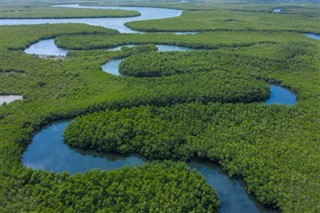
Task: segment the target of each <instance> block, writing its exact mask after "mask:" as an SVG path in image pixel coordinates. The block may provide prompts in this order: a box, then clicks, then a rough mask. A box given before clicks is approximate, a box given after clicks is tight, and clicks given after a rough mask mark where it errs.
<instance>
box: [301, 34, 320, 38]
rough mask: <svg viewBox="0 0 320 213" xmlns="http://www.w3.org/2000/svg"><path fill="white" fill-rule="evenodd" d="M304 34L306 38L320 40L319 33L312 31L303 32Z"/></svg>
mask: <svg viewBox="0 0 320 213" xmlns="http://www.w3.org/2000/svg"><path fill="white" fill-rule="evenodd" d="M304 35H305V36H307V37H308V38H312V39H315V40H320V35H319V34H314V33H305V34H304Z"/></svg>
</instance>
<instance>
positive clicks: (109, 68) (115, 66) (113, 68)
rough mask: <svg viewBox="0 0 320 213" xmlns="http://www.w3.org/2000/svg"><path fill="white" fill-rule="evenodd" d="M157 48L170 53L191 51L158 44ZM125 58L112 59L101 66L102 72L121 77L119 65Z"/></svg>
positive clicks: (118, 48) (119, 48)
mask: <svg viewBox="0 0 320 213" xmlns="http://www.w3.org/2000/svg"><path fill="white" fill-rule="evenodd" d="M133 46H134V45H124V46H118V47H114V48H111V49H109V50H121V48H122V47H133ZM156 47H157V48H158V51H159V52H168V51H187V50H191V49H190V48H188V47H182V46H176V45H162V44H157V45H156ZM123 60H124V58H122V59H112V60H110V61H108V62H107V63H105V64H103V65H102V66H101V69H102V71H104V72H106V73H109V74H112V75H117V76H119V75H120V73H119V64H120V63H121V61H123Z"/></svg>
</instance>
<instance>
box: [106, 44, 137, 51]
mask: <svg viewBox="0 0 320 213" xmlns="http://www.w3.org/2000/svg"><path fill="white" fill-rule="evenodd" d="M134 46H135V45H131V44H129V45H122V46H117V47H113V48H109V49H108V50H110V51H117V50H121V48H122V47H134Z"/></svg>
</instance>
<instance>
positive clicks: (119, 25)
mask: <svg viewBox="0 0 320 213" xmlns="http://www.w3.org/2000/svg"><path fill="white" fill-rule="evenodd" d="M53 7H64V8H82V9H109V10H112V9H120V10H135V11H138V12H139V13H140V14H141V15H140V16H136V17H125V18H69V19H1V25H22V24H23V25H28V24H46V23H47V24H61V23H81V24H88V25H93V26H101V27H105V28H111V29H116V30H118V31H119V32H120V33H141V32H138V31H135V30H131V29H130V28H128V27H126V26H125V23H126V22H131V21H142V20H154V19H164V18H174V17H177V16H180V15H181V14H182V10H174V9H165V8H150V7H109V6H80V5H79V4H64V5H54V6H53Z"/></svg>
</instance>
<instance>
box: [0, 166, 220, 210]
mask: <svg viewBox="0 0 320 213" xmlns="http://www.w3.org/2000/svg"><path fill="white" fill-rule="evenodd" d="M18 177H19V181H17V182H16V183H15V185H16V187H19V188H20V189H19V194H18V195H17V196H18V198H17V200H16V201H19V200H20V199H23V200H25V198H23V196H25V197H27V198H29V199H28V201H29V202H28V203H23V204H22V203H17V202H15V204H14V205H11V204H10V203H12V200H10V196H12V195H10V194H6V198H9V200H2V202H1V204H2V207H5V208H4V211H5V212H13V211H35V212H56V211H59V212H74V211H77V212H145V211H146V212H182V211H184V212H208V211H209V212H218V207H219V202H218V201H217V200H216V198H215V197H216V194H215V192H214V190H213V189H212V188H211V187H210V186H208V185H207V184H206V182H205V180H204V179H203V178H202V177H201V175H199V174H198V173H196V172H191V171H190V170H189V169H188V167H187V166H186V165H185V164H184V163H172V162H169V161H166V162H164V163H156V162H155V163H148V164H147V165H145V166H139V167H135V168H129V167H125V168H122V169H119V170H115V171H110V172H105V171H99V170H92V171H90V172H88V173H85V174H75V175H72V176H71V175H69V174H68V173H61V174H53V173H47V172H43V171H30V170H25V171H23V172H22V173H21V174H18ZM9 193H10V192H9ZM11 193H14V192H11ZM21 204H22V205H21Z"/></svg>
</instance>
